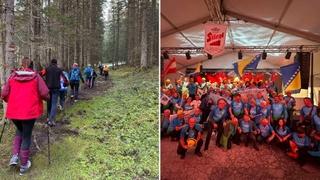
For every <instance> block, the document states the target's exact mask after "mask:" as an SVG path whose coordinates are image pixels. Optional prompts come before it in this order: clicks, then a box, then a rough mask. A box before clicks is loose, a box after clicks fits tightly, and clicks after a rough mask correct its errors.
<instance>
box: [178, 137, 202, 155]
mask: <svg viewBox="0 0 320 180" xmlns="http://www.w3.org/2000/svg"><path fill="white" fill-rule="evenodd" d="M202 144H203V140H202V139H199V141H198V142H197V146H196V149H195V151H194V152H195V153H198V152H200V150H201V147H202ZM186 152H187V149H184V148H183V147H182V146H181V144H180V142H179V145H178V149H177V153H178V154H180V155H186Z"/></svg>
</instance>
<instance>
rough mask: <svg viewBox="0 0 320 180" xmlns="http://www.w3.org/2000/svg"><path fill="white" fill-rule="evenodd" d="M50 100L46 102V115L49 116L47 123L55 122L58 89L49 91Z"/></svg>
mask: <svg viewBox="0 0 320 180" xmlns="http://www.w3.org/2000/svg"><path fill="white" fill-rule="evenodd" d="M49 92H50V99H49V101H48V102H47V113H48V116H49V121H51V122H52V121H55V118H56V114H57V103H58V97H59V89H50V91H49Z"/></svg>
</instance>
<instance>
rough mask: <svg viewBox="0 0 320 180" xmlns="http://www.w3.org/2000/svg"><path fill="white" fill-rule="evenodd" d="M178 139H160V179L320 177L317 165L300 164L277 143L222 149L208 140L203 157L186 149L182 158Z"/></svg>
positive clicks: (319, 167)
mask: <svg viewBox="0 0 320 180" xmlns="http://www.w3.org/2000/svg"><path fill="white" fill-rule="evenodd" d="M177 143H178V142H172V141H170V140H169V138H165V139H163V140H161V179H166V180H171V179H195V180H202V179H320V171H319V169H320V166H319V165H316V164H311V163H308V164H306V165H304V166H303V167H300V166H299V165H298V163H296V162H295V161H293V160H292V159H290V158H289V157H288V156H286V155H285V154H284V152H283V151H281V150H280V149H277V148H276V147H269V146H267V145H260V151H255V150H254V149H253V147H252V146H250V145H249V147H245V146H244V145H239V146H238V145H233V147H232V149H231V150H229V151H224V150H223V149H221V148H217V147H216V146H215V145H214V144H215V143H214V142H211V143H210V147H209V150H208V151H206V152H203V157H198V156H195V155H194V153H193V152H188V153H187V155H186V158H185V159H184V160H181V159H180V156H178V155H177V153H176V150H177V145H178V144H177ZM202 150H203V147H202Z"/></svg>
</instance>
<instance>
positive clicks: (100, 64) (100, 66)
mask: <svg viewBox="0 0 320 180" xmlns="http://www.w3.org/2000/svg"><path fill="white" fill-rule="evenodd" d="M98 68H99V74H100V75H101V76H102V75H103V74H102V71H103V69H104V67H103V65H102V63H101V61H99V64H98Z"/></svg>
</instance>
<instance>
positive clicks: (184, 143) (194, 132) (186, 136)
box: [177, 118, 203, 159]
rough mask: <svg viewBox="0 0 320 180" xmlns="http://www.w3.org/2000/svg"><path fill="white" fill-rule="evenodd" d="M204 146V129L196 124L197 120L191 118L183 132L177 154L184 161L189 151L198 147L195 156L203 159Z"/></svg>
mask: <svg viewBox="0 0 320 180" xmlns="http://www.w3.org/2000/svg"><path fill="white" fill-rule="evenodd" d="M190 142H192V143H190ZM202 144H203V140H202V128H201V127H200V125H199V124H196V119H195V118H190V119H189V122H188V124H187V125H186V126H184V127H183V128H182V130H181V133H180V140H179V145H178V149H177V153H178V154H179V155H180V158H181V159H184V158H185V156H186V152H187V150H188V149H192V148H194V147H196V148H195V154H196V155H198V156H199V157H201V156H202V153H201V152H200V150H201V146H202Z"/></svg>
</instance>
